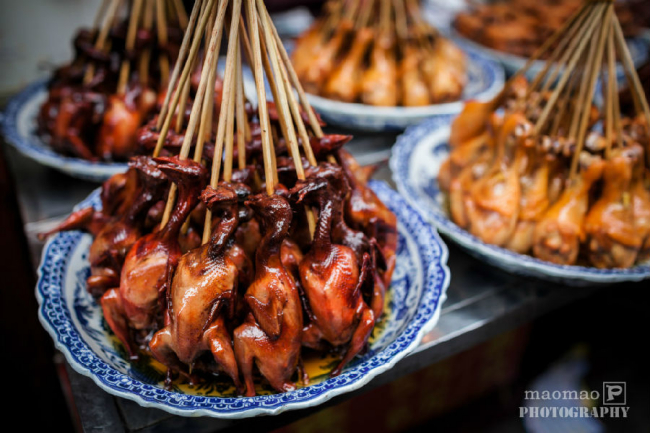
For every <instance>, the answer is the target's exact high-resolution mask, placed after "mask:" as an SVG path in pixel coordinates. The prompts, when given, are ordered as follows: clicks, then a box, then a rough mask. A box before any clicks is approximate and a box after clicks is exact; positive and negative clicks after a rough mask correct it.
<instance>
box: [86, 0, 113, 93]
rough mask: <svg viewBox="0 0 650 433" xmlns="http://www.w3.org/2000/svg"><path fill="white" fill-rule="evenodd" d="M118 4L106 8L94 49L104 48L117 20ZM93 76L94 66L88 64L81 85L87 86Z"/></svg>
mask: <svg viewBox="0 0 650 433" xmlns="http://www.w3.org/2000/svg"><path fill="white" fill-rule="evenodd" d="M120 3H121V0H112V1H111V5H110V7H109V8H108V12H107V17H106V19H105V20H104V25H103V26H102V28H101V30H100V31H99V35H98V36H97V40H96V41H95V49H97V50H103V49H104V48H105V45H106V39H107V38H108V32H109V31H110V30H111V27H112V26H113V24H114V23H115V19H116V18H117V11H118V9H119V6H120ZM94 75H95V64H94V63H90V64H89V65H88V68H87V69H86V72H85V74H84V79H83V83H84V84H85V85H87V84H89V83H90V81H91V80H92V79H93V76H94Z"/></svg>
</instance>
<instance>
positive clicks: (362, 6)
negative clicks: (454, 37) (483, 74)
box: [292, 0, 467, 107]
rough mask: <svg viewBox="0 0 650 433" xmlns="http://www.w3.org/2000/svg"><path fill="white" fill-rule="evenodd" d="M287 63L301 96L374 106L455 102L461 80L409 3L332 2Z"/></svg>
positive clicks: (448, 48) (454, 55)
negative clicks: (302, 91) (298, 82)
mask: <svg viewBox="0 0 650 433" xmlns="http://www.w3.org/2000/svg"><path fill="white" fill-rule="evenodd" d="M292 61H293V64H294V66H295V70H296V73H297V75H298V77H299V78H300V80H301V82H302V84H303V85H304V87H305V89H306V90H307V91H308V92H310V93H313V94H317V95H321V96H325V97H327V98H331V99H336V100H339V101H343V102H361V103H363V104H368V105H375V106H385V107H391V106H399V105H401V106H407V107H411V106H422V105H430V104H437V103H442V102H448V101H454V100H458V99H459V98H460V96H461V94H462V92H463V89H464V87H465V83H466V80H467V76H466V70H465V56H464V54H463V53H462V51H460V49H459V48H458V47H456V46H455V45H454V44H453V43H452V42H450V41H449V40H447V39H445V38H443V37H442V36H440V35H439V34H438V33H437V32H436V30H435V29H433V28H432V27H431V26H430V25H429V24H427V23H426V22H425V21H424V20H423V19H422V13H421V11H420V10H419V4H418V2H417V0H332V1H330V2H329V3H327V5H326V7H325V13H324V15H323V16H321V17H320V18H319V19H318V20H316V22H315V23H314V25H313V26H312V27H311V28H309V29H308V30H307V31H306V32H305V33H304V34H303V35H302V36H300V37H299V38H298V40H297V41H296V46H295V49H294V51H293V53H292Z"/></svg>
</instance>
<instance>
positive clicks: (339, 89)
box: [323, 27, 373, 102]
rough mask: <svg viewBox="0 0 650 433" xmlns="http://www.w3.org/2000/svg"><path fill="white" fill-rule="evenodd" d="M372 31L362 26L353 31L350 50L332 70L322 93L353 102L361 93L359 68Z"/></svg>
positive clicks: (370, 39) (370, 40)
mask: <svg viewBox="0 0 650 433" xmlns="http://www.w3.org/2000/svg"><path fill="white" fill-rule="evenodd" d="M372 37H373V31H372V29H370V28H367V27H363V28H361V29H359V30H357V31H355V32H354V36H353V39H352V46H351V48H350V51H348V53H347V54H346V55H345V57H344V58H343V59H342V60H341V62H340V63H339V64H338V66H337V67H336V68H335V69H334V70H333V71H332V73H331V74H330V76H329V79H328V80H327V83H326V84H325V87H324V89H323V94H324V95H325V96H327V97H330V98H332V99H337V100H339V101H343V102H354V101H356V100H357V99H358V97H359V94H360V93H361V82H362V80H361V78H362V76H363V74H362V71H361V68H362V62H363V59H364V57H365V54H366V51H367V50H368V46H369V45H370V43H371V42H372Z"/></svg>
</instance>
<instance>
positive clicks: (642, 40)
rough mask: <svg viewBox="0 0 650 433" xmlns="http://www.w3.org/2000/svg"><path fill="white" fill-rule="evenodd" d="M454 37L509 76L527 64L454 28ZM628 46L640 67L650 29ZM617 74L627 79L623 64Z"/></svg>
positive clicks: (533, 70)
mask: <svg viewBox="0 0 650 433" xmlns="http://www.w3.org/2000/svg"><path fill="white" fill-rule="evenodd" d="M452 34H453V37H454V39H456V40H459V41H462V42H463V43H464V44H466V45H468V46H471V47H472V48H474V49H475V50H478V51H481V52H484V53H486V54H488V55H489V56H491V57H493V58H494V59H496V60H498V61H499V63H501V64H502V65H503V67H504V68H505V71H506V74H507V75H508V76H511V75H514V74H515V73H517V71H519V70H520V69H521V68H523V67H524V66H525V65H526V62H527V61H528V59H527V58H525V57H521V56H517V55H515V54H510V53H506V52H505V51H498V50H495V49H492V48H489V47H486V46H485V45H481V44H480V43H478V42H475V41H473V40H471V39H469V38H466V37H465V36H463V35H461V34H460V33H458V32H457V31H455V30H452ZM627 46H628V48H629V49H630V55H631V56H632V60H633V62H634V65H635V66H636V67H637V68H638V67H639V66H641V65H642V64H643V63H645V62H646V61H647V60H648V50H649V49H650V30H646V31H644V32H643V33H641V34H640V35H639V36H637V37H634V38H629V39H627ZM544 65H545V62H544V61H543V60H537V61H535V62H534V63H533V64H532V65H531V67H530V69H529V70H528V72H527V73H526V78H528V79H529V80H532V79H533V78H535V76H536V75H537V74H538V73H539V72H541V71H542V70H543V69H544ZM616 76H617V77H618V80H619V82H620V83H623V82H624V81H625V72H624V71H623V66H622V65H620V64H619V65H617V69H616Z"/></svg>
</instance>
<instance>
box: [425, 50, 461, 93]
mask: <svg viewBox="0 0 650 433" xmlns="http://www.w3.org/2000/svg"><path fill="white" fill-rule="evenodd" d="M422 74H423V76H424V78H425V81H426V83H427V85H428V87H429V94H430V96H431V101H432V102H433V103H440V102H448V101H455V100H458V99H459V98H460V96H461V94H462V93H463V89H464V88H465V85H466V83H467V73H466V62H465V55H464V54H463V52H462V51H461V50H460V49H459V48H458V47H457V46H456V45H454V44H453V43H451V42H450V41H448V40H447V39H445V38H442V37H439V38H438V39H437V40H436V44H435V45H434V48H433V50H432V52H431V53H430V54H429V55H426V56H424V57H423V58H422Z"/></svg>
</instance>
